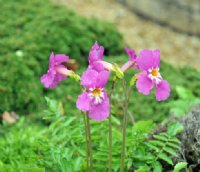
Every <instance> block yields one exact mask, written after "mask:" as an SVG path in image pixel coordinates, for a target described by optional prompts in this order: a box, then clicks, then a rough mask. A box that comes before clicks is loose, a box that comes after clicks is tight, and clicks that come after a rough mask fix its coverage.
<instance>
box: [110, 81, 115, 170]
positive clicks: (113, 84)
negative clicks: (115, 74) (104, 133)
mask: <svg viewBox="0 0 200 172" xmlns="http://www.w3.org/2000/svg"><path fill="white" fill-rule="evenodd" d="M114 87H115V82H114V81H113V82H112V88H111V91H110V94H109V99H110V101H111V96H112V93H113V91H114ZM108 172H112V115H111V113H110V115H109V159H108Z"/></svg>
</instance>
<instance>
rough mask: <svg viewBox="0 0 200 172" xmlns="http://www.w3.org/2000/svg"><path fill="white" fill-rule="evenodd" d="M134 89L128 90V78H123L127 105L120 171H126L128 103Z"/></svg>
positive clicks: (123, 127)
mask: <svg viewBox="0 0 200 172" xmlns="http://www.w3.org/2000/svg"><path fill="white" fill-rule="evenodd" d="M132 89H133V87H130V88H129V90H128V91H127V88H126V80H125V79H123V91H124V96H125V106H124V119H123V125H122V150H121V162H120V172H124V160H125V148H126V126H127V117H128V104H129V101H130V96H131V93H132Z"/></svg>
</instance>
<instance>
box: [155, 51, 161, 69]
mask: <svg viewBox="0 0 200 172" xmlns="http://www.w3.org/2000/svg"><path fill="white" fill-rule="evenodd" d="M153 58H154V68H157V67H158V68H159V67H160V50H153Z"/></svg>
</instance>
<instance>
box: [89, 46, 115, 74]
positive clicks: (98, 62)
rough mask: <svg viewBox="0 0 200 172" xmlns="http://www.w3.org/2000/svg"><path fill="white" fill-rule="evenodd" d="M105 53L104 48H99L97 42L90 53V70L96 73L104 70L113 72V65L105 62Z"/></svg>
mask: <svg viewBox="0 0 200 172" xmlns="http://www.w3.org/2000/svg"><path fill="white" fill-rule="evenodd" d="M103 53H104V47H103V46H99V45H98V43H97V42H95V43H94V45H93V46H92V48H91V50H90V52H89V57H88V61H89V68H91V69H94V70H96V71H102V70H104V69H105V70H109V71H110V70H113V65H112V64H111V63H108V62H106V61H103Z"/></svg>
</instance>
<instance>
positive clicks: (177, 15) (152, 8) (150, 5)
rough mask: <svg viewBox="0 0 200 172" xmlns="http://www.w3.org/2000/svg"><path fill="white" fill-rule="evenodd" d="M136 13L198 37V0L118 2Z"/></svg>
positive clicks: (133, 0)
mask: <svg viewBox="0 0 200 172" xmlns="http://www.w3.org/2000/svg"><path fill="white" fill-rule="evenodd" d="M118 1H120V2H122V3H124V4H125V5H126V6H128V7H129V8H130V9H132V10H133V11H135V12H136V13H138V14H140V15H142V16H144V17H147V18H151V19H153V20H155V21H158V22H160V23H162V24H166V25H169V26H171V27H172V28H174V29H176V30H179V31H183V32H187V33H190V34H195V35H200V0H118Z"/></svg>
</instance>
